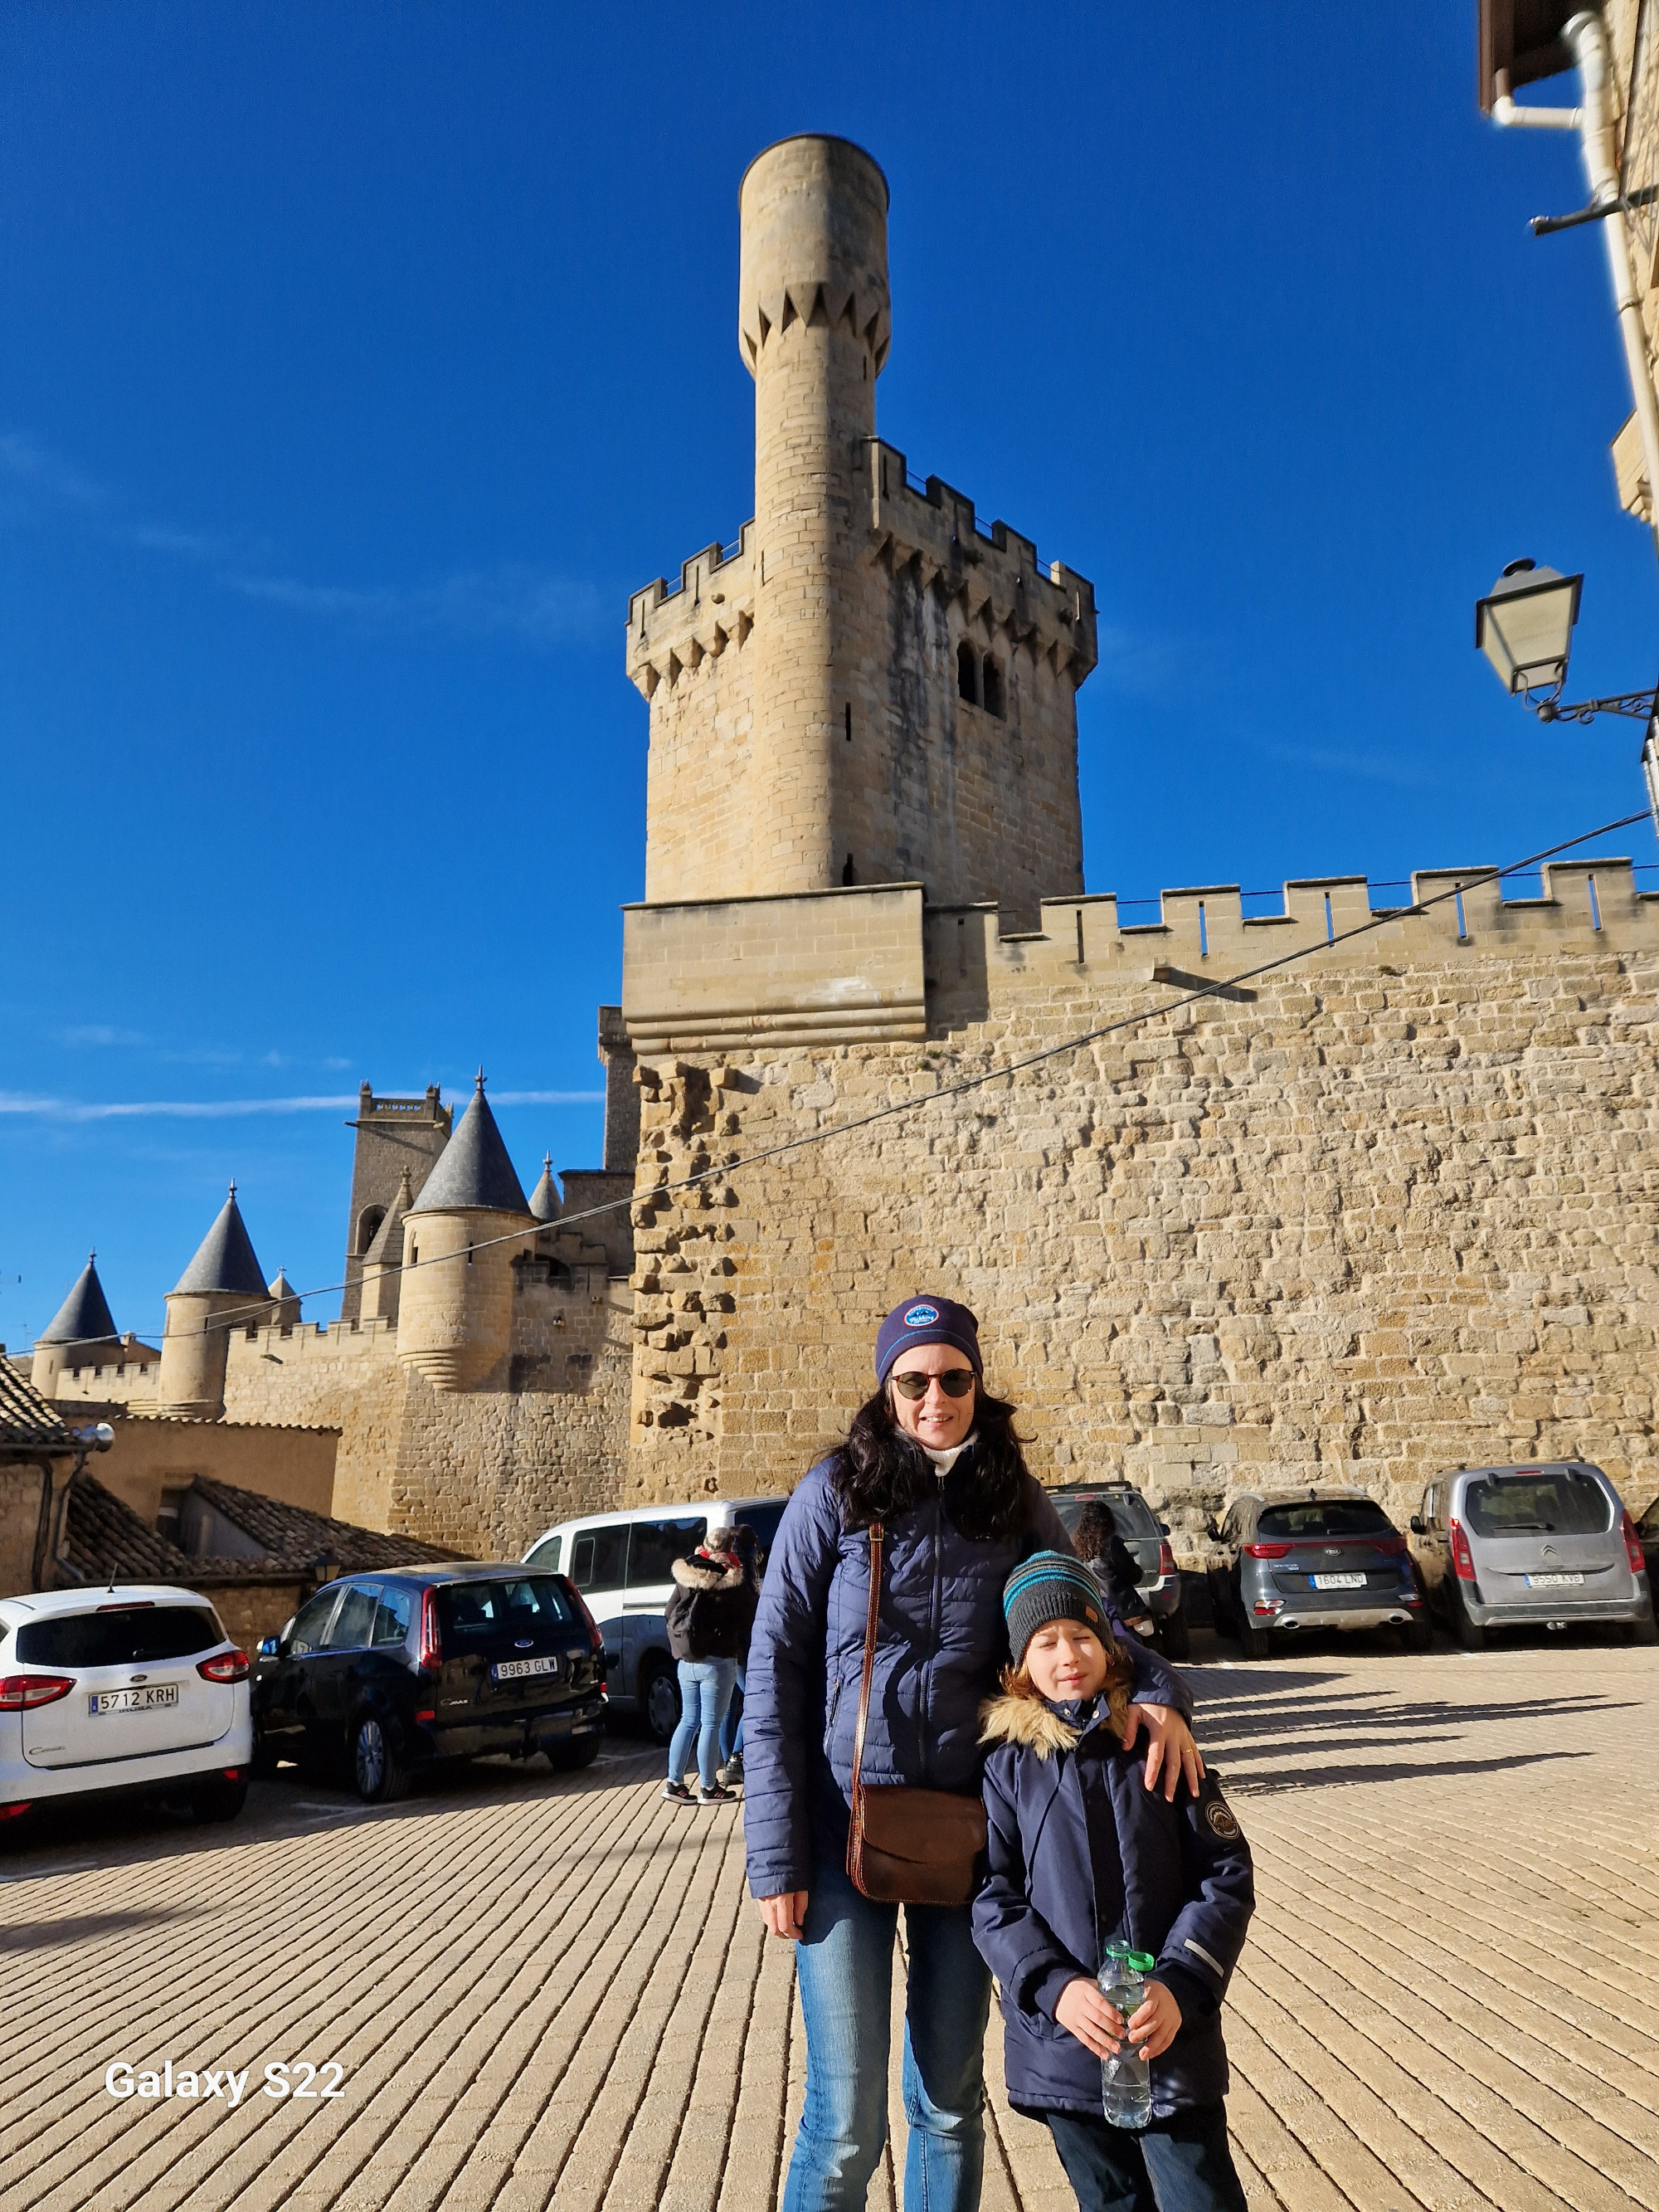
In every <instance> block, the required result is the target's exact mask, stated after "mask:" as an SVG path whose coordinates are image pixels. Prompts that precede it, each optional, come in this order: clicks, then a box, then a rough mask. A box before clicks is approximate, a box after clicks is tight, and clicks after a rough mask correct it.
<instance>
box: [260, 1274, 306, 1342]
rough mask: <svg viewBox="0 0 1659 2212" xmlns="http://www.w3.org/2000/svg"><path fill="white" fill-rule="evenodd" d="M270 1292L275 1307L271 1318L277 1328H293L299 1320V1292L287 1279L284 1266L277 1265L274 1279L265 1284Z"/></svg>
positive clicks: (297, 1324)
mask: <svg viewBox="0 0 1659 2212" xmlns="http://www.w3.org/2000/svg"><path fill="white" fill-rule="evenodd" d="M265 1287H266V1289H267V1290H268V1291H270V1302H271V1304H272V1306H273V1307H274V1308H275V1309H276V1310H275V1311H274V1313H273V1314H272V1316H271V1319H272V1320H273V1321H274V1322H276V1326H277V1328H297V1327H298V1326H299V1321H300V1293H299V1292H298V1291H296V1290H295V1287H294V1285H293V1284H292V1283H290V1282H289V1279H288V1270H287V1268H286V1267H278V1269H277V1270H276V1279H275V1280H274V1281H272V1282H270V1283H268V1284H267V1285H265Z"/></svg>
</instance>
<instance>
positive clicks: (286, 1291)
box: [265, 1267, 300, 1298]
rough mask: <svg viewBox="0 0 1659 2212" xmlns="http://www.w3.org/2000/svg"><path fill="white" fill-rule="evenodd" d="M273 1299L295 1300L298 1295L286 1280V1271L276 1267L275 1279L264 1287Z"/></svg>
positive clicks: (283, 1268)
mask: <svg viewBox="0 0 1659 2212" xmlns="http://www.w3.org/2000/svg"><path fill="white" fill-rule="evenodd" d="M265 1288H266V1289H267V1290H268V1291H270V1295H271V1297H273V1298H297V1297H299V1295H300V1293H299V1292H298V1291H296V1290H295V1287H294V1285H293V1284H292V1283H290V1282H289V1279H288V1269H287V1268H286V1267H278V1269H277V1270H276V1275H275V1277H274V1278H273V1279H272V1280H271V1281H270V1282H268V1283H267V1284H266V1285H265Z"/></svg>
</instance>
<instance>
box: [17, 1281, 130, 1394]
mask: <svg viewBox="0 0 1659 2212" xmlns="http://www.w3.org/2000/svg"><path fill="white" fill-rule="evenodd" d="M97 1260H98V1255H97V1254H96V1253H95V1252H88V1255H87V1264H86V1266H85V1267H82V1270H81V1272H80V1273H79V1274H78V1275H77V1276H76V1279H75V1287H74V1289H73V1290H72V1291H70V1294H69V1296H68V1297H66V1298H65V1299H64V1303H63V1304H62V1305H61V1306H59V1307H58V1310H57V1312H56V1313H55V1314H54V1315H53V1316H52V1320H51V1321H50V1322H48V1323H47V1325H46V1328H43V1329H42V1330H41V1332H40V1335H39V1336H37V1337H36V1338H35V1340H34V1358H33V1361H32V1362H31V1363H30V1367H29V1380H30V1382H31V1383H33V1385H34V1387H35V1389H37V1390H38V1391H39V1392H40V1395H41V1396H42V1397H43V1398H50V1397H51V1396H52V1386H53V1384H54V1383H56V1382H57V1380H58V1376H59V1375H60V1374H61V1373H62V1372H63V1370H64V1368H66V1367H96V1366H98V1365H99V1364H100V1362H101V1361H103V1360H106V1359H109V1358H112V1357H114V1358H118V1357H119V1354H120V1349H121V1346H120V1340H119V1339H118V1336H117V1334H116V1330H115V1317H114V1316H113V1315H112V1313H111V1312H110V1310H109V1300H108V1299H107V1298H106V1297H105V1296H104V1286H103V1285H102V1284H101V1283H100V1281H99V1279H98V1267H97Z"/></svg>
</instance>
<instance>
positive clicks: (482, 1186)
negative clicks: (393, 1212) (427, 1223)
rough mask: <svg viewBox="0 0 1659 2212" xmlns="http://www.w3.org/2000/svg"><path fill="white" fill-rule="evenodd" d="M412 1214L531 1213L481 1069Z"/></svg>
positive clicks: (413, 1207)
mask: <svg viewBox="0 0 1659 2212" xmlns="http://www.w3.org/2000/svg"><path fill="white" fill-rule="evenodd" d="M410 1212H411V1213H469V1212H484V1213H521V1214H527V1213H528V1212H530V1208H529V1206H528V1205H527V1204H526V1201H525V1194H524V1186H523V1184H522V1183H521V1182H520V1181H519V1178H518V1175H517V1173H516V1171H515V1170H514V1169H513V1163H512V1161H511V1160H510V1159H509V1158H508V1157H507V1146H505V1144H503V1143H502V1141H501V1131H500V1130H499V1129H498V1128H497V1127H495V1115H493V1114H492V1113H491V1112H490V1110H489V1100H488V1099H487V1098H486V1097H484V1073H483V1068H480V1069H479V1070H478V1083H477V1090H476V1091H474V1092H473V1094H472V1103H471V1105H470V1106H469V1107H468V1108H467V1109H466V1112H465V1114H464V1115H462V1117H461V1123H460V1127H459V1128H458V1129H457V1130H456V1132H455V1133H454V1135H453V1137H452V1138H451V1139H450V1140H449V1142H448V1143H447V1145H446V1146H444V1148H443V1150H442V1152H440V1153H439V1155H438V1164H437V1166H436V1167H435V1168H434V1169H433V1170H432V1172H431V1174H430V1175H429V1176H428V1177H427V1179H426V1182H424V1183H423V1184H422V1188H421V1194H420V1196H419V1197H418V1198H417V1199H416V1201H415V1203H414V1205H413V1206H410Z"/></svg>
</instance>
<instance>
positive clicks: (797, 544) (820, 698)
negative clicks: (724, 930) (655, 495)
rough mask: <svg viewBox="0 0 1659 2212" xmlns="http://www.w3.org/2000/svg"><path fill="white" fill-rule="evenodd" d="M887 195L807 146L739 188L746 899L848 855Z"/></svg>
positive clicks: (860, 698)
mask: <svg viewBox="0 0 1659 2212" xmlns="http://www.w3.org/2000/svg"><path fill="white" fill-rule="evenodd" d="M887 197H888V195H887V179H885V178H884V176H883V174H882V173H881V171H880V169H879V168H878V167H877V165H876V163H875V162H874V161H872V159H871V157H870V156H869V155H868V154H866V152H865V151H864V150H863V149H862V148H861V147H858V146H854V144H853V143H851V142H850V140H848V139H845V138H829V137H799V138H784V139H781V140H780V141H779V143H777V144H776V145H775V146H769V147H768V149H766V151H765V152H764V153H763V154H760V155H757V156H756V158H755V160H754V161H751V162H750V165H749V167H748V169H747V170H746V171H745V172H744V179H743V184H742V186H741V188H740V190H739V193H738V207H739V211H740V216H741V222H742V234H743V237H742V255H741V267H740V273H739V278H738V344H739V350H740V351H741V353H742V356H743V359H744V365H745V366H746V367H747V368H748V369H749V370H750V374H752V375H753V377H754V380H755V545H756V556H755V557H756V562H757V592H756V600H755V635H754V651H755V655H756V660H755V709H754V736H753V740H752V743H753V754H752V760H753V770H752V774H753V781H752V784H751V790H752V793H753V800H754V826H753V848H752V849H753V854H754V868H753V877H752V881H751V884H750V889H751V890H754V891H757V892H766V891H773V892H775V891H811V890H829V889H830V888H831V887H833V886H834V885H836V884H839V883H841V882H842V879H843V872H844V870H845V867H846V859H845V855H846V854H847V853H848V851H849V849H850V848H849V845H848V837H849V835H850V834H851V833H850V831H849V829H848V824H847V823H846V822H845V821H844V820H843V818H842V817H843V815H844V814H845V813H846V812H847V806H846V803H845V801H844V800H843V799H842V797H841V787H845V785H846V783H847V781H848V779H847V777H846V776H845V775H840V774H838V773H837V763H838V762H839V761H840V759H841V757H842V754H841V752H840V751H839V750H838V748H843V747H845V746H846V744H847V743H848V740H849V739H850V738H853V736H854V727H855V724H856V723H857V722H858V721H860V720H863V719H864V718H865V716H866V714H868V713H870V712H871V711H872V707H873V705H874V701H873V698H872V692H871V689H870V684H869V678H870V675H871V673H872V660H873V659H875V658H876V655H875V653H874V645H875V640H874V635H873V631H872V626H871V623H870V621H869V619H868V617H867V614H866V600H867V599H868V598H869V596H870V592H871V589H872V586H871V581H870V578H869V574H868V572H867V571H866V569H865V568H864V567H863V566H862V564H861V563H860V561H859V559H858V557H857V553H856V550H855V546H856V544H858V543H860V542H862V540H863V538H866V537H867V535H868V530H867V525H868V519H869V518H868V504H869V501H868V483H869V466H870V462H869V447H868V441H869V440H870V439H871V438H872V436H873V435H874V432H875V427H876V379H877V377H878V375H879V374H881V369H882V365H883V363H884V362H885V360H886V358H887V348H888V343H889V337H890V329H889V303H888V293H887ZM864 735H865V733H864V732H861V731H860V732H859V738H860V743H859V744H858V746H857V748H856V750H857V751H858V752H859V753H860V754H861V753H862V751H863V738H864Z"/></svg>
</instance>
